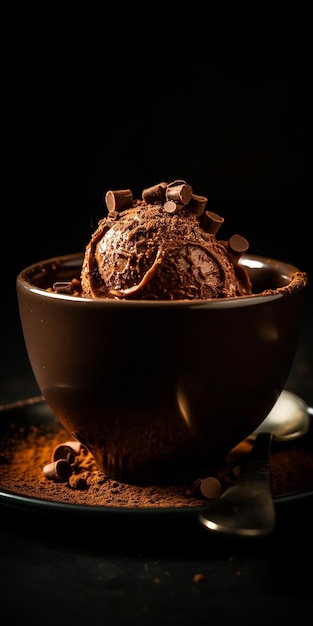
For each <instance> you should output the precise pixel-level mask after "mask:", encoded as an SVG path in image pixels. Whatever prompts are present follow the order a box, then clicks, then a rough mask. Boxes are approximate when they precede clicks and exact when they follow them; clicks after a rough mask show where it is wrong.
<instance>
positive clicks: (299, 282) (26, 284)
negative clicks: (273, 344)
mask: <svg viewBox="0 0 313 626" xmlns="http://www.w3.org/2000/svg"><path fill="white" fill-rule="evenodd" d="M83 257H84V252H75V253H69V254H63V255H58V256H54V257H49V258H45V259H43V260H41V261H37V262H35V263H32V264H31V265H28V266H26V267H24V268H22V269H21V270H20V271H19V273H18V274H17V277H16V288H17V292H18V293H19V292H20V291H21V290H24V291H27V292H29V293H32V294H34V295H38V296H41V297H44V298H48V299H51V301H54V300H57V301H65V302H66V301H67V302H75V303H84V304H88V306H90V305H91V303H92V304H93V306H102V307H103V306H106V307H121V306H122V307H124V308H125V306H130V307H131V308H133V307H137V308H138V307H139V308H151V307H153V308H156V307H170V308H188V309H190V308H191V309H192V308H197V309H198V308H207V307H210V308H212V307H213V308H225V307H227V308H229V307H231V308H233V307H241V306H248V305H251V304H258V303H261V302H264V300H266V301H267V302H270V301H272V300H277V299H279V298H282V297H283V296H285V295H287V294H291V293H294V292H295V291H299V290H303V289H304V288H305V286H306V282H307V274H306V272H303V271H302V270H300V269H299V268H298V267H296V266H295V265H293V264H291V263H288V262H285V261H282V260H280V259H276V258H271V257H267V256H262V255H257V254H249V253H245V254H243V255H242V257H241V258H240V260H239V265H242V266H243V267H245V268H247V269H249V268H250V269H258V268H259V269H261V267H268V268H274V267H276V269H277V268H278V267H279V268H280V273H281V276H283V277H284V278H285V279H286V280H287V281H288V282H287V284H286V285H283V286H281V287H278V288H276V289H268V290H266V291H264V292H262V293H253V294H247V295H243V296H233V297H224V298H207V299H199V300H187V299H185V300H132V299H130V298H127V299H123V300H122V299H118V298H117V299H109V298H101V297H94V298H91V297H86V296H80V295H73V294H64V293H56V292H52V291H48V290H47V289H45V288H42V287H38V286H36V285H33V284H32V282H31V277H32V275H35V274H39V273H41V272H42V271H43V270H44V268H45V267H46V266H48V265H49V266H55V269H57V267H61V266H66V265H68V266H69V267H71V266H73V268H74V267H81V266H82V262H83Z"/></svg>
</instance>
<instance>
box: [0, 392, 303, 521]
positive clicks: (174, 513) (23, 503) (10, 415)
mask: <svg viewBox="0 0 313 626" xmlns="http://www.w3.org/2000/svg"><path fill="white" fill-rule="evenodd" d="M34 426H36V427H37V428H38V432H39V433H40V432H42V433H44V432H54V431H55V430H56V429H58V428H60V425H59V423H58V422H57V420H56V418H55V416H54V414H53V413H52V412H51V410H50V409H49V407H48V406H47V404H46V403H45V402H44V400H43V399H41V398H39V397H38V398H36V399H34V400H32V399H30V400H25V401H21V402H16V403H12V404H11V405H2V406H0V438H1V441H6V440H8V438H10V437H12V436H13V435H14V434H15V433H16V432H17V431H19V432H21V431H24V432H25V433H27V430H29V429H31V428H33V427H34ZM311 431H312V428H311V430H310V432H309V433H308V435H305V436H304V437H302V438H301V440H302V441H303V440H304V439H305V438H306V439H307V438H308V441H309V444H308V445H309V449H310V450H312V463H313V446H312V448H311V442H312V432H311ZM297 441H300V439H299V440H297ZM292 445H293V448H294V446H296V445H297V442H296V441H294V442H293V444H292ZM0 453H1V448H0ZM0 461H1V455H0ZM312 497H313V477H312V488H305V489H303V490H302V489H301V490H298V491H297V492H292V493H288V494H283V495H278V496H275V497H274V503H275V507H276V508H277V511H279V510H280V509H283V507H284V505H288V506H289V505H296V504H297V503H299V502H304V501H308V500H309V499H311V498H312ZM0 503H2V504H4V505H8V506H10V507H15V508H17V509H26V510H29V511H33V512H46V513H63V514H64V513H65V514H70V515H72V514H73V515H74V516H77V515H83V516H85V515H87V516H96V517H97V518H98V517H99V516H100V517H101V518H103V519H105V520H107V521H108V522H109V521H113V522H115V521H117V520H119V521H120V520H121V519H122V520H123V521H125V520H128V521H136V522H137V521H140V520H144V521H145V522H146V521H148V520H149V519H152V520H153V521H154V522H155V521H158V520H160V521H162V520H164V521H169V520H171V519H172V520H178V519H179V520H184V519H185V520H197V519H198V515H199V512H200V510H203V507H197V506H195V507H173V508H172V507H166V508H159V509H158V508H146V507H145V508H137V507H136V508H130V507H106V506H98V505H92V506H90V505H85V504H72V503H63V502H56V501H53V500H49V499H46V498H38V497H32V496H31V495H27V496H26V495H22V494H21V493H18V492H17V491H11V490H8V489H6V488H4V487H3V485H2V484H1V477H0Z"/></svg>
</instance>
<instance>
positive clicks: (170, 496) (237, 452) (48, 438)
mask: <svg viewBox="0 0 313 626" xmlns="http://www.w3.org/2000/svg"><path fill="white" fill-rule="evenodd" d="M12 418H13V419H11V420H10V422H9V427H7V428H6V429H5V432H4V433H3V434H2V436H1V442H0V465H1V477H0V490H2V491H5V492H13V493H14V494H18V495H22V496H29V497H31V498H36V499H37V498H39V499H41V500H42V499H44V500H49V501H55V502H59V503H67V504H79V505H88V506H95V505H97V506H102V507H123V508H125V507H127V508H129V507H133V508H147V507H149V508H161V507H195V506H203V505H205V506H207V504H208V499H206V498H205V496H204V495H203V493H202V492H201V489H199V483H200V484H201V479H204V478H207V477H205V476H203V477H201V478H199V480H198V481H195V483H194V484H193V485H169V486H161V485H151V486H148V487H139V486H136V485H128V484H124V483H119V482H117V481H116V480H113V479H111V478H109V477H108V476H107V475H105V474H104V473H103V472H100V471H99V470H97V468H96V465H95V461H94V458H93V456H92V455H91V454H90V452H88V451H87V450H86V448H84V447H83V446H82V447H81V450H80V452H79V453H78V454H77V456H75V458H74V460H73V462H72V463H71V469H72V472H71V475H70V476H69V478H68V479H67V480H65V481H64V482H57V481H54V480H49V479H47V477H46V476H45V475H44V471H43V469H44V467H45V466H46V465H47V464H49V463H51V461H52V455H53V451H54V450H55V448H56V447H57V446H58V445H60V444H64V443H65V442H68V438H69V437H68V433H67V432H66V431H65V430H64V429H63V427H62V426H61V425H59V424H58V422H55V423H54V422H51V420H50V421H49V420H48V421H47V422H45V421H43V423H42V424H38V423H37V424H36V422H35V423H34V424H33V423H32V420H31V417H29V418H28V420H27V421H26V422H25V423H19V421H18V420H16V421H15V420H14V416H12ZM250 449H251V442H250V441H249V440H245V441H244V442H242V443H241V444H240V445H239V446H237V447H236V448H234V449H233V450H232V451H231V452H230V453H229V455H228V456H227V458H226V460H225V463H224V465H223V467H222V468H218V469H217V471H216V475H215V477H214V478H216V479H217V480H218V481H220V483H221V488H222V490H224V489H225V488H226V487H227V486H229V485H230V484H231V483H232V481H234V480H236V472H237V468H238V467H240V465H241V464H242V462H243V461H244V459H245V457H246V455H247V454H248V453H249V451H250ZM271 484H272V492H273V495H274V496H281V495H289V494H292V493H298V492H302V491H308V490H311V489H313V442H312V434H310V433H309V435H306V436H305V437H302V438H301V439H298V440H295V441H293V442H288V443H278V442H275V441H273V443H272V454H271Z"/></svg>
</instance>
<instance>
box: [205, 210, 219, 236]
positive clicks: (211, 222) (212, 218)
mask: <svg viewBox="0 0 313 626" xmlns="http://www.w3.org/2000/svg"><path fill="white" fill-rule="evenodd" d="M223 222H224V218H223V217H221V216H220V215H218V214H217V213H213V211H205V212H204V213H203V217H202V228H203V230H205V231H206V232H207V233H211V234H212V235H216V233H217V231H218V230H219V228H220V227H221V226H222V224H223Z"/></svg>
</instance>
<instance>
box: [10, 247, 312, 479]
mask: <svg viewBox="0 0 313 626" xmlns="http://www.w3.org/2000/svg"><path fill="white" fill-rule="evenodd" d="M82 259H83V255H82V254H76V255H69V256H63V257H60V258H54V259H49V260H45V261H43V262H41V263H37V264H35V265H32V266H30V267H27V268H26V269H24V270H23V271H22V272H20V274H19V275H18V277H17V294H18V302H19V310H20V317H21V323H22V328H23V333H24V338H25V343H26V348H27V351H28V355H29V359H30V363H31V366H32V369H33V372H34V375H35V378H36V380H37V383H38V385H39V388H40V389H41V392H42V394H43V395H44V397H45V399H46V401H47V403H48V405H49V406H50V407H51V409H52V411H53V412H54V414H55V416H56V418H57V419H58V420H59V422H60V423H61V424H62V425H63V426H65V428H66V429H67V430H68V432H69V434H70V437H75V438H77V439H78V440H80V441H81V442H82V443H83V444H84V445H85V446H86V447H87V448H88V449H89V450H90V451H91V452H92V454H93V455H94V458H95V460H96V463H97V466H98V468H99V469H101V470H104V471H105V472H106V473H108V474H109V475H110V476H111V477H113V478H116V479H117V480H120V481H122V482H126V483H127V482H128V483H137V484H139V485H140V484H142V485H143V484H153V483H157V484H162V483H172V482H184V481H187V480H188V481H190V480H194V479H196V478H198V477H199V475H200V474H199V472H204V471H209V468H210V467H211V466H212V464H214V463H215V462H216V460H217V459H220V458H222V456H223V455H225V454H226V453H227V452H228V451H229V450H230V449H231V448H232V447H233V446H235V445H236V444H238V443H240V441H242V440H243V439H244V438H245V437H247V436H248V435H249V434H250V433H251V432H252V431H253V430H254V429H255V428H256V427H257V426H258V425H259V424H260V423H261V422H262V421H263V419H264V418H265V417H266V415H267V413H268V412H269V411H270V409H271V408H272V407H273V405H274V404H275V402H276V400H277V398H278V396H279V394H280V393H281V391H282V390H283V388H284V385H285V382H286V379H287V377H288V375H289V372H290V369H291V366H292V363H293V360H294V356H295V352H296V348H297V342H298V336H299V330H300V324H301V312H302V308H303V300H304V292H305V284H306V275H305V274H304V273H302V272H300V271H299V270H298V269H297V268H295V267H294V266H292V265H289V264H286V263H284V262H281V261H278V260H273V259H267V258H263V257H259V256H252V255H244V256H243V257H242V259H241V261H240V262H241V263H242V264H243V265H244V266H245V267H246V268H247V270H248V271H249V274H250V277H251V280H252V283H253V286H254V295H252V296H246V297H241V298H231V299H219V300H202V301H201V300H197V301H175V302H173V301H172V302H168V301H167V302H162V301H159V302H155V301H154V302H148V301H141V302H138V301H122V302H121V301H112V300H103V299H86V298H83V297H76V296H71V295H64V294H63V295H62V294H57V293H52V292H50V291H47V290H46V289H47V288H48V287H51V286H52V284H53V283H54V282H56V281H60V280H61V281H63V280H65V281H66V280H67V281H68V280H71V279H72V278H73V277H77V278H78V277H79V275H80V270H81V265H82ZM264 289H267V290H269V291H267V292H266V293H265V294H264V295H257V294H258V293H260V292H262V291H263V290H264Z"/></svg>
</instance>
